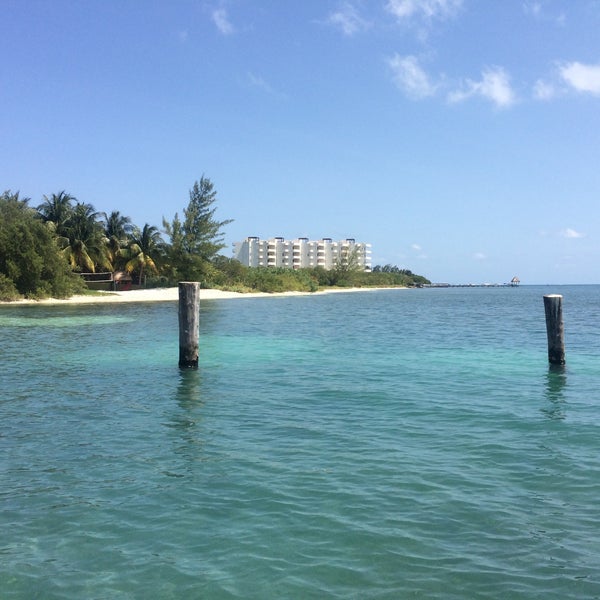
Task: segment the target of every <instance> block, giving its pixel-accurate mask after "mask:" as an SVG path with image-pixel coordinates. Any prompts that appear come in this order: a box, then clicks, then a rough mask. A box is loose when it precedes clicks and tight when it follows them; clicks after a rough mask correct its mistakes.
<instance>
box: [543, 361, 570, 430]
mask: <svg viewBox="0 0 600 600" xmlns="http://www.w3.org/2000/svg"><path fill="white" fill-rule="evenodd" d="M566 384H567V368H566V366H565V365H549V366H548V373H547V374H546V398H547V400H548V403H549V404H548V406H547V407H546V408H543V409H542V412H543V413H544V414H545V415H546V416H547V417H548V418H549V419H552V420H562V419H564V418H565V417H566V415H565V411H564V407H565V398H564V388H565V385H566Z"/></svg>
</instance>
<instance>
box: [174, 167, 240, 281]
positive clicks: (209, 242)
mask: <svg viewBox="0 0 600 600" xmlns="http://www.w3.org/2000/svg"><path fill="white" fill-rule="evenodd" d="M216 198H217V192H216V191H215V189H214V186H213V184H212V182H211V181H210V179H208V178H206V177H204V175H203V176H202V177H201V178H200V181H196V182H195V183H194V186H193V187H192V189H191V190H190V201H189V203H188V205H187V208H185V209H184V211H183V217H184V218H183V221H181V220H180V218H179V215H178V214H177V213H175V217H174V218H173V221H171V222H168V221H167V220H166V219H163V227H164V228H165V232H166V234H167V235H168V236H169V238H170V246H169V248H168V252H167V262H168V265H169V269H170V276H172V277H174V278H176V279H179V280H182V281H183V280H188V281H200V282H201V283H203V284H206V282H207V281H209V280H210V279H211V278H212V277H213V276H214V269H213V267H212V262H213V261H214V259H215V257H216V256H217V254H218V252H219V251H220V250H222V249H223V248H224V247H225V244H224V243H223V233H222V229H223V227H224V226H225V225H227V224H228V223H231V220H225V221H217V220H216V219H215V212H216V207H215V206H213V205H214V203H215V202H216Z"/></svg>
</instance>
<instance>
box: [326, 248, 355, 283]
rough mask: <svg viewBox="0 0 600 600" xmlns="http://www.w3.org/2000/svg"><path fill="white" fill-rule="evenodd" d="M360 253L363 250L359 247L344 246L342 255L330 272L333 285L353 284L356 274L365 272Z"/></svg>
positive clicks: (341, 251)
mask: <svg viewBox="0 0 600 600" xmlns="http://www.w3.org/2000/svg"><path fill="white" fill-rule="evenodd" d="M360 253H361V248H360V247H359V246H352V247H345V246H343V247H342V248H341V249H340V254H339V256H338V258H337V259H336V260H335V262H334V265H333V269H331V270H330V271H329V280H330V284H331V285H348V284H350V283H352V278H353V275H354V274H355V273H362V272H364V267H363V266H362V263H361V260H360Z"/></svg>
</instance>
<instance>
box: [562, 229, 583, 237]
mask: <svg viewBox="0 0 600 600" xmlns="http://www.w3.org/2000/svg"><path fill="white" fill-rule="evenodd" d="M560 235H561V236H562V237H565V238H568V239H579V238H583V237H585V233H581V232H580V231H575V230H574V229H571V228H570V227H567V229H563V230H562V231H561V232H560Z"/></svg>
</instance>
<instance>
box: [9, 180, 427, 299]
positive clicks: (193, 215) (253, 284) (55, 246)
mask: <svg viewBox="0 0 600 600" xmlns="http://www.w3.org/2000/svg"><path fill="white" fill-rule="evenodd" d="M216 200H217V193H216V191H215V189H214V186H213V184H212V182H211V181H210V180H209V179H208V178H206V177H204V176H202V177H201V178H200V180H199V181H197V182H195V183H194V185H193V187H192V189H191V190H190V192H189V202H188V205H187V207H186V208H184V209H183V217H182V218H181V219H180V217H179V215H178V213H175V215H174V217H173V219H172V220H170V221H168V220H166V219H164V218H163V228H164V229H163V232H162V234H164V235H165V236H166V238H167V240H168V241H165V239H164V238H163V237H162V234H161V231H159V229H158V228H157V227H155V226H154V225H150V224H148V223H146V224H145V225H144V226H143V227H141V228H140V227H137V226H136V225H134V224H133V223H132V221H131V219H130V218H129V217H127V216H125V215H122V214H121V213H120V212H119V211H113V212H111V213H100V212H97V211H96V209H95V208H94V206H92V205H91V204H88V203H85V202H80V201H79V200H77V198H75V197H74V196H72V195H70V194H68V193H67V192H66V191H64V190H63V191H61V192H59V193H57V194H51V195H50V196H44V197H43V201H42V202H41V204H39V205H38V206H37V208H31V207H30V206H29V202H30V200H29V199H28V198H25V199H21V198H19V193H18V192H17V193H11V192H10V191H7V192H4V194H2V196H0V300H15V299H18V298H22V297H26V298H43V297H49V296H52V297H56V298H61V297H68V296H70V295H72V294H74V293H77V292H81V291H83V290H84V289H86V288H85V285H84V282H83V279H82V277H81V276H80V274H85V273H96V272H106V271H119V270H120V271H127V272H128V273H130V274H131V276H132V280H133V282H134V284H136V285H142V286H144V285H148V286H166V285H174V284H176V283H177V282H178V281H200V282H201V284H202V286H203V287H216V288H221V289H226V290H232V291H240V292H245V291H261V292H283V291H309V292H313V291H316V290H318V289H319V288H322V287H331V286H336V287H348V286H354V287H377V286H382V287H390V286H407V287H410V286H415V285H422V284H425V283H429V282H428V280H427V279H425V278H424V277H422V276H420V275H415V274H413V273H412V272H411V271H409V270H407V269H400V268H398V267H396V266H392V265H385V266H383V267H382V266H376V267H375V268H374V269H373V270H372V272H365V271H363V270H362V269H361V268H360V266H359V262H358V256H357V254H356V252H348V253H347V254H345V255H342V256H341V257H340V258H339V260H338V262H337V263H336V264H335V266H334V268H333V269H331V270H328V271H326V270H325V269H323V268H321V267H317V268H311V269H297V270H294V269H284V268H277V269H274V268H250V267H245V266H244V265H242V264H240V263H239V262H238V261H236V260H234V259H231V258H227V257H225V256H223V255H222V254H220V252H221V250H223V248H224V247H225V244H224V242H223V228H224V227H225V226H226V225H227V224H229V223H231V220H229V219H227V220H218V219H217V218H216V216H215V213H216Z"/></svg>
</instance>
